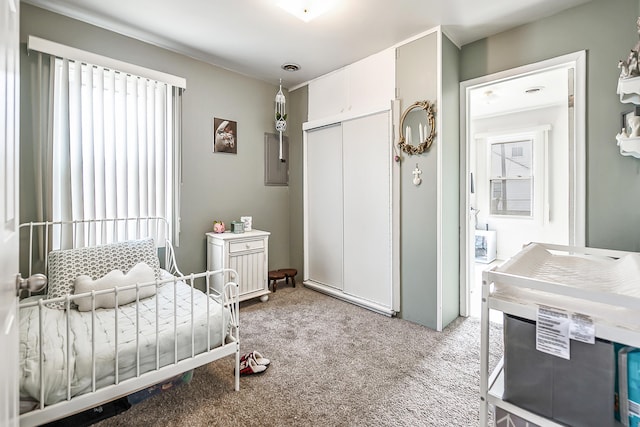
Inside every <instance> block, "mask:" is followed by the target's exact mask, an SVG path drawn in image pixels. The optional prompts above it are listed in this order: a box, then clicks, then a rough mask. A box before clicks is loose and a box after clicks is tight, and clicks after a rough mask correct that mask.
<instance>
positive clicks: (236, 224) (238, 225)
mask: <svg viewBox="0 0 640 427" xmlns="http://www.w3.org/2000/svg"><path fill="white" fill-rule="evenodd" d="M231 232H233V233H244V223H243V222H241V221H231Z"/></svg>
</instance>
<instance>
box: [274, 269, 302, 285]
mask: <svg viewBox="0 0 640 427" xmlns="http://www.w3.org/2000/svg"><path fill="white" fill-rule="evenodd" d="M278 272H280V273H284V280H285V283H286V284H289V279H291V284H292V285H293V287H294V288H295V287H296V275H297V274H298V270H296V269H295V268H281V269H280V270H278Z"/></svg>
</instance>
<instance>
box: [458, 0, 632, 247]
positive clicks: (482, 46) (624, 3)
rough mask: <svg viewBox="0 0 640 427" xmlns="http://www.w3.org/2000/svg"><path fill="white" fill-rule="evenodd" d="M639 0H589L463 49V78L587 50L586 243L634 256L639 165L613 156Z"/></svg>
mask: <svg viewBox="0 0 640 427" xmlns="http://www.w3.org/2000/svg"><path fill="white" fill-rule="evenodd" d="M639 5H640V2H638V0H615V1H611V0H594V1H592V2H590V3H587V4H585V5H583V6H578V7H575V8H572V9H569V10H567V11H565V12H562V13H559V14H557V15H554V16H551V17H548V18H545V19H541V20H539V21H536V22H534V23H531V24H528V25H524V26H521V27H518V28H515V29H512V30H510V31H506V32H503V33H500V34H498V35H495V36H492V37H488V38H485V39H482V40H480V41H477V42H475V43H472V44H469V45H466V46H463V48H462V56H461V76H462V80H468V79H472V78H476V77H480V76H483V75H487V74H491V73H494V72H498V71H502V70H506V69H509V68H513V67H517V66H521V65H525V64H529V63H533V62H537V61H541V60H544V59H548V58H552V57H555V56H559V55H563V54H567V53H571V52H575V51H579V50H584V49H586V50H587V120H586V121H587V129H586V136H587V147H586V148H587V150H586V152H587V230H586V236H587V245H588V246H593V247H603V248H612V249H621V250H632V251H640V161H639V160H638V159H635V158H631V157H623V156H621V155H620V153H619V150H618V148H617V147H616V141H615V135H616V134H617V133H618V132H619V131H620V129H619V128H620V113H621V112H622V111H627V110H630V109H631V107H630V106H629V105H628V104H627V105H624V104H621V103H620V101H619V97H618V95H616V85H617V81H618V75H619V73H620V72H619V70H618V68H617V64H618V60H619V59H623V58H626V57H627V54H628V52H629V50H630V49H631V48H632V47H633V46H634V45H635V43H636V42H637V41H638V34H637V32H636V17H637V16H638V14H639Z"/></svg>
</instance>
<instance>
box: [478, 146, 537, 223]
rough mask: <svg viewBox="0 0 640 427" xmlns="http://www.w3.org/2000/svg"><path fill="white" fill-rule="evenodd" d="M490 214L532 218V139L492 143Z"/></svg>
mask: <svg viewBox="0 0 640 427" xmlns="http://www.w3.org/2000/svg"><path fill="white" fill-rule="evenodd" d="M490 155H491V157H490V171H489V174H490V197H491V203H490V213H491V214H492V215H516V216H532V212H533V175H532V166H533V140H531V139H526V140H520V141H508V142H494V143H491V144H490Z"/></svg>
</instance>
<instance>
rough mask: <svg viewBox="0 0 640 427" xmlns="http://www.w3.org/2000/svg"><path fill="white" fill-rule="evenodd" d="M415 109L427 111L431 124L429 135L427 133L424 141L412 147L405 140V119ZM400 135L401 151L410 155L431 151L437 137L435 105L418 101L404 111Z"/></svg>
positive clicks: (399, 145)
mask: <svg viewBox="0 0 640 427" xmlns="http://www.w3.org/2000/svg"><path fill="white" fill-rule="evenodd" d="M415 109H421V110H425V113H426V115H427V123H428V124H429V134H428V135H427V134H426V132H425V134H424V141H420V144H419V145H411V144H410V143H408V142H407V141H406V140H405V135H404V128H405V125H404V121H405V118H406V117H407V115H408V114H409V113H410V112H411V111H413V110H415ZM399 134H400V140H399V141H398V147H400V149H401V150H402V151H404V152H405V153H407V154H409V155H414V154H422V153H424V152H425V151H429V148H431V144H433V140H434V138H435V136H436V119H435V103H432V102H429V101H417V102H414V103H413V104H411V105H410V106H409V107H408V108H407V109H406V110H404V112H403V113H402V116H401V117H400V132H399ZM409 142H410V141H409Z"/></svg>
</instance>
